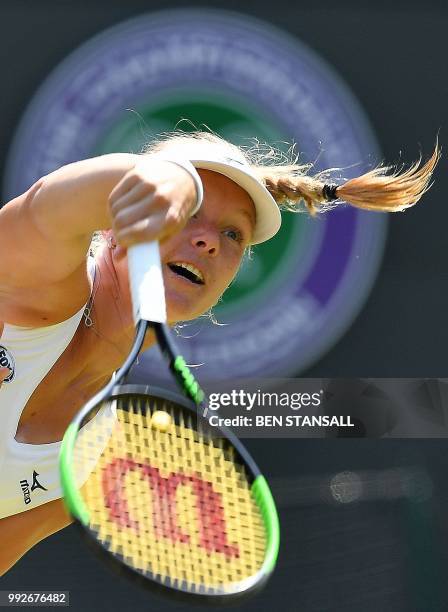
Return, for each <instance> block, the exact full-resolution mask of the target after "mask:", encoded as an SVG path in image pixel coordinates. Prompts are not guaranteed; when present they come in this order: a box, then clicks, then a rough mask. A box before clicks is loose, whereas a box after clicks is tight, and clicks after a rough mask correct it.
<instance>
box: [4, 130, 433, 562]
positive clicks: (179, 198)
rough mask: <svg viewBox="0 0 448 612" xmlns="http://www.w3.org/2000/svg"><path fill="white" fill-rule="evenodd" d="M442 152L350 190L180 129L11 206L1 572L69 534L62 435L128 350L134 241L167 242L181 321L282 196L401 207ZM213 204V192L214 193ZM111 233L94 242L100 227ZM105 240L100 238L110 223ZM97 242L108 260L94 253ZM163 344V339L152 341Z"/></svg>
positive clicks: (164, 252)
mask: <svg viewBox="0 0 448 612" xmlns="http://www.w3.org/2000/svg"><path fill="white" fill-rule="evenodd" d="M438 157H439V151H438V148H437V147H436V149H435V151H434V153H433V155H432V157H431V158H430V159H429V160H428V161H427V162H426V163H425V164H424V165H421V164H420V163H416V164H414V165H413V166H412V167H410V168H409V169H407V170H406V171H402V172H399V171H397V170H395V171H392V172H391V168H386V167H380V168H377V169H375V170H372V171H370V172H368V173H366V174H364V175H362V176H360V177H358V178H354V179H351V180H349V181H347V182H345V183H343V184H341V185H339V186H336V185H334V184H327V183H326V182H325V177H326V176H327V174H325V173H320V174H319V175H316V176H314V177H313V176H311V175H310V174H309V170H310V168H309V167H308V166H307V167H305V166H299V165H297V164H295V163H291V164H287V165H285V164H283V165H282V163H273V162H272V155H270V154H269V153H267V154H266V155H265V157H264V158H263V156H261V155H256V156H251V154H250V153H249V152H245V151H243V150H242V149H240V148H239V147H236V146H235V145H232V144H230V143H228V142H227V141H225V140H223V139H221V138H219V137H217V136H215V135H212V134H208V133H203V132H197V133H195V134H179V133H173V134H171V135H168V136H165V137H163V138H162V139H161V140H159V141H158V142H157V143H155V144H152V145H151V146H150V147H148V149H147V150H146V151H145V152H144V153H143V154H141V155H132V154H121V153H117V154H110V155H104V156H101V157H96V158H93V159H87V160H83V161H79V162H76V163H72V164H69V165H67V166H64V167H62V168H60V169H58V170H56V171H55V172H52V173H51V174H49V175H47V176H44V177H42V178H41V179H40V180H38V181H37V182H36V183H35V184H34V185H32V186H31V187H30V189H29V190H28V191H27V192H26V193H23V194H21V195H19V196H18V197H16V198H15V199H13V200H12V201H10V202H9V203H8V204H6V205H5V206H4V207H3V208H2V209H1V210H0V242H1V245H2V261H1V267H0V321H1V322H2V323H0V368H1V369H0V383H2V384H1V389H0V411H1V414H2V427H1V432H0V440H1V444H0V474H1V476H0V541H1V543H2V545H1V547H0V574H4V573H5V572H6V571H7V570H8V569H9V568H11V566H13V565H14V564H15V563H16V561H17V560H18V559H20V557H21V556H22V555H24V554H25V552H26V551H28V550H29V549H30V548H32V547H33V546H34V545H35V544H36V543H38V542H39V541H41V540H42V539H44V538H46V537H47V536H49V535H51V534H53V533H54V532H56V531H58V530H60V529H62V528H63V527H65V526H66V525H68V524H69V522H70V519H69V517H68V515H67V513H66V511H65V509H64V506H63V503H62V500H61V496H62V492H61V488H60V483H59V472H58V453H59V448H60V441H61V439H62V437H63V434H64V431H65V429H66V428H67V426H68V424H69V422H70V421H71V419H72V417H73V415H74V414H75V413H76V412H77V411H78V409H79V408H80V406H82V405H83V404H84V403H85V402H86V401H87V400H88V399H89V398H90V397H92V396H93V395H94V394H95V393H96V392H97V391H98V390H99V389H100V388H101V387H103V386H104V384H105V383H106V382H107V380H108V379H109V378H110V376H111V375H112V373H113V371H114V370H116V369H117V368H118V367H119V366H120V365H121V364H122V363H123V360H124V358H125V357H126V356H127V354H128V352H129V349H130V346H131V345H132V341H133V335H134V321H133V316H132V309H131V303H130V293H129V287H128V273H127V255H126V252H127V248H128V247H129V246H131V245H134V244H137V243H141V242H146V241H151V240H158V241H160V247H161V259H162V266H163V275H164V281H165V288H166V302H167V313H168V321H169V323H170V324H175V323H176V322H178V321H185V320H190V319H194V318H195V317H198V316H199V315H201V314H202V313H205V312H207V311H208V310H209V309H210V308H211V307H212V306H213V305H214V304H216V302H217V300H218V299H219V297H220V296H221V295H222V293H223V292H224V291H225V290H226V288H227V287H228V285H229V284H230V283H231V281H232V280H233V279H234V278H235V275H236V274H237V271H238V268H239V266H240V264H241V260H242V257H243V255H244V253H245V251H246V250H247V249H248V248H249V246H250V245H253V244H258V243H261V242H264V241H265V240H269V239H270V238H271V237H272V236H274V235H275V234H276V233H277V231H278V230H279V228H280V223H281V214H280V207H282V208H285V209H289V210H299V206H300V205H301V204H303V203H304V204H305V207H306V208H307V209H308V211H309V212H310V213H311V214H314V213H315V212H319V211H321V210H326V209H328V208H331V207H332V206H334V205H335V204H334V203H335V202H336V201H338V200H340V201H345V202H347V203H349V204H352V205H354V206H357V207H360V208H365V209H369V210H376V211H400V210H403V209H405V208H407V207H409V206H412V205H413V204H415V203H416V202H417V201H418V200H419V199H420V197H421V196H422V195H423V193H424V192H425V191H426V190H427V189H428V186H429V181H430V179H431V175H432V172H433V170H434V167H435V165H436V163H437V160H438ZM201 201H202V203H201ZM97 230H102V234H101V236H102V238H101V239H100V240H102V242H100V244H99V245H98V239H96V241H95V246H94V248H93V249H92V235H93V234H94V233H95V232H97ZM97 236H98V234H97ZM92 253H93V255H92ZM153 341H154V339H153V338H152V337H151V336H148V339H147V340H146V341H145V346H144V348H145V349H147V348H148V347H149V346H150V345H151V344H152V343H153Z"/></svg>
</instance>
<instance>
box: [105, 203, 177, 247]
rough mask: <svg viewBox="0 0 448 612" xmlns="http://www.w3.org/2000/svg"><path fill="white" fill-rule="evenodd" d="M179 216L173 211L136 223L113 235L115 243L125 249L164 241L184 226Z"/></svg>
mask: <svg viewBox="0 0 448 612" xmlns="http://www.w3.org/2000/svg"><path fill="white" fill-rule="evenodd" d="M185 223H186V220H184V219H183V218H182V217H181V216H180V215H177V214H176V213H175V212H173V211H168V213H167V212H159V213H157V214H153V215H151V217H149V218H146V219H142V220H140V221H137V222H136V223H134V224H133V225H131V226H128V227H126V228H123V229H122V230H121V231H119V232H117V233H115V232H114V233H115V237H116V239H117V242H118V243H119V244H120V245H121V246H124V247H126V248H129V247H130V246H132V245H134V244H139V243H141V242H152V241H153V240H159V241H160V240H164V239H166V238H168V237H169V236H171V235H172V234H175V233H176V232H178V231H180V230H181V229H182V227H183V226H184V225H185Z"/></svg>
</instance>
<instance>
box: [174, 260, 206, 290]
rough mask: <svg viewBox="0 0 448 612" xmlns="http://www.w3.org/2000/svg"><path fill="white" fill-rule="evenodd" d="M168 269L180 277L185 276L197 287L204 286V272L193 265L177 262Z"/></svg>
mask: <svg viewBox="0 0 448 612" xmlns="http://www.w3.org/2000/svg"><path fill="white" fill-rule="evenodd" d="M168 267H169V269H170V270H171V271H172V272H174V273H175V274H178V275H179V276H183V277H184V278H186V279H187V280H189V281H190V282H191V283H194V284H195V285H203V284H204V276H203V275H202V272H201V271H200V270H198V269H197V268H195V267H194V266H192V265H191V264H186V263H180V262H176V263H169V264H168Z"/></svg>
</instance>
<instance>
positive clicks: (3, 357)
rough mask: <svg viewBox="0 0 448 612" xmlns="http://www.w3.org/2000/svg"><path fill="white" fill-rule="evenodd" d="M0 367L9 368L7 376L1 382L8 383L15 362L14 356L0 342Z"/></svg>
mask: <svg viewBox="0 0 448 612" xmlns="http://www.w3.org/2000/svg"><path fill="white" fill-rule="evenodd" d="M0 368H9V369H10V370H11V372H10V374H9V376H7V377H6V378H5V379H4V380H3V383H9V382H11V381H12V380H13V378H14V374H15V370H16V364H15V362H14V358H13V356H12V355H11V353H10V352H9V351H8V350H7V349H6V348H5V347H4V346H2V345H1V344H0Z"/></svg>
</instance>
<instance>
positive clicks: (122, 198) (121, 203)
mask: <svg viewBox="0 0 448 612" xmlns="http://www.w3.org/2000/svg"><path fill="white" fill-rule="evenodd" d="M154 191H155V187H154V185H152V184H151V183H145V182H142V181H139V182H138V183H136V184H135V185H133V186H132V187H130V189H129V190H128V191H125V192H124V193H121V194H120V195H119V196H118V197H116V196H112V194H111V195H110V196H109V207H110V212H111V215H112V217H113V218H115V217H116V216H117V215H118V214H119V213H120V212H121V211H122V210H124V209H126V208H127V207H128V206H131V205H132V204H134V203H136V202H138V201H139V200H142V199H143V198H146V197H148V196H152V195H153V194H154Z"/></svg>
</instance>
